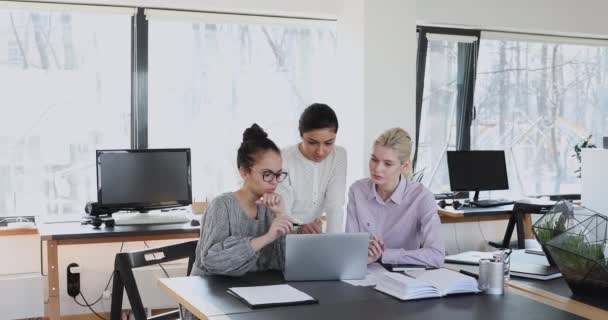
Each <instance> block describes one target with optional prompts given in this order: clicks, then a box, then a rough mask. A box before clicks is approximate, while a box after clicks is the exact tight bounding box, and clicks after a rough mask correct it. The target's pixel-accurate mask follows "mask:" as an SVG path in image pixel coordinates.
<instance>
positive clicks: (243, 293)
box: [228, 284, 318, 309]
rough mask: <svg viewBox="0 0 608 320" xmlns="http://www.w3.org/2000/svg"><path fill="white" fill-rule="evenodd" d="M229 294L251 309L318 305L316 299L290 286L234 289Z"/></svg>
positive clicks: (229, 290)
mask: <svg viewBox="0 0 608 320" xmlns="http://www.w3.org/2000/svg"><path fill="white" fill-rule="evenodd" d="M228 293H230V294H231V295H233V296H235V297H236V298H238V299H239V300H241V301H243V302H244V303H245V304H247V305H248V306H249V307H250V308H251V309H259V308H269V307H275V306H284V305H297V304H314V303H318V301H317V300H316V299H315V298H313V297H311V296H309V295H308V294H306V293H304V292H302V291H300V290H298V289H296V288H294V287H292V286H290V285H288V284H280V285H273V286H255V287H233V288H229V289H228Z"/></svg>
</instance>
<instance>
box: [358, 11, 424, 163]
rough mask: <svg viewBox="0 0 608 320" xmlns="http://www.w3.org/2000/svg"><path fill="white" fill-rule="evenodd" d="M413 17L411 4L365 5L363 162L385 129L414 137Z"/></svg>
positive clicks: (414, 35) (414, 39) (414, 52)
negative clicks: (402, 132) (399, 131)
mask: <svg viewBox="0 0 608 320" xmlns="http://www.w3.org/2000/svg"><path fill="white" fill-rule="evenodd" d="M415 17H416V3H415V2H414V1H402V0H384V1H366V2H365V11H364V26H365V30H364V34H365V61H364V63H365V88H364V92H365V98H364V101H365V112H364V116H365V142H364V146H365V148H364V154H363V157H364V158H365V159H367V158H368V157H369V152H370V148H371V144H372V142H373V140H374V139H375V138H376V137H377V136H378V135H379V134H380V133H382V131H384V130H386V129H389V128H391V127H402V128H404V129H406V130H408V131H409V132H410V134H412V135H413V136H415V129H416V91H415V90H416V82H415V77H416V31H415V28H416V20H415ZM365 171H366V174H367V170H365Z"/></svg>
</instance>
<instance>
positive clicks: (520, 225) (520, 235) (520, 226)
mask: <svg viewBox="0 0 608 320" xmlns="http://www.w3.org/2000/svg"><path fill="white" fill-rule="evenodd" d="M513 215H514V216H515V220H516V222H515V226H516V228H517V248H518V249H525V248H526V242H525V238H526V236H525V235H524V214H523V213H520V212H513Z"/></svg>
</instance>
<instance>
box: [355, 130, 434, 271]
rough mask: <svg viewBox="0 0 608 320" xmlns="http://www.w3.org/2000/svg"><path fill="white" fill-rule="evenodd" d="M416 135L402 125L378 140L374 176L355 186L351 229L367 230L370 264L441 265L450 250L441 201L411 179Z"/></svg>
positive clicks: (372, 160) (372, 162)
mask: <svg viewBox="0 0 608 320" xmlns="http://www.w3.org/2000/svg"><path fill="white" fill-rule="evenodd" d="M411 153H412V138H411V137H410V135H409V134H408V133H407V132H406V131H405V130H403V129H401V128H393V129H390V130H387V131H385V132H384V133H383V134H382V135H380V136H379V137H378V139H376V141H375V142H374V146H373V150H372V154H371V158H370V160H369V174H370V178H366V179H361V180H359V181H357V182H355V183H353V185H352V186H351V187H350V190H349V194H348V205H347V208H346V211H347V217H346V232H368V233H369V234H370V239H371V240H370V245H369V251H368V263H372V262H376V261H379V262H382V263H385V264H416V265H425V266H433V267H441V266H442V265H443V259H444V255H445V250H444V243H443V239H442V238H441V233H440V228H441V223H440V221H439V215H438V213H437V204H436V203H435V198H434V196H433V194H432V193H431V192H430V191H429V190H428V189H426V188H425V187H424V186H423V185H422V184H420V183H417V182H414V181H411V180H408V179H407V176H408V175H409V173H410V170H411V167H410V164H411V161H410V156H411Z"/></svg>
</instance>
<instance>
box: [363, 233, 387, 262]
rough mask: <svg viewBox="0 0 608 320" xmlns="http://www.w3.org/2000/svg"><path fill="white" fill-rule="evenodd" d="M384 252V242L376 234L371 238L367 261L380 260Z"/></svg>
mask: <svg viewBox="0 0 608 320" xmlns="http://www.w3.org/2000/svg"><path fill="white" fill-rule="evenodd" d="M383 252H384V242H383V241H382V240H380V239H378V238H376V236H374V237H373V238H372V239H371V240H369V246H368V249H367V263H368V264H370V263H373V262H376V261H378V259H380V257H381V256H382V253H383Z"/></svg>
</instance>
